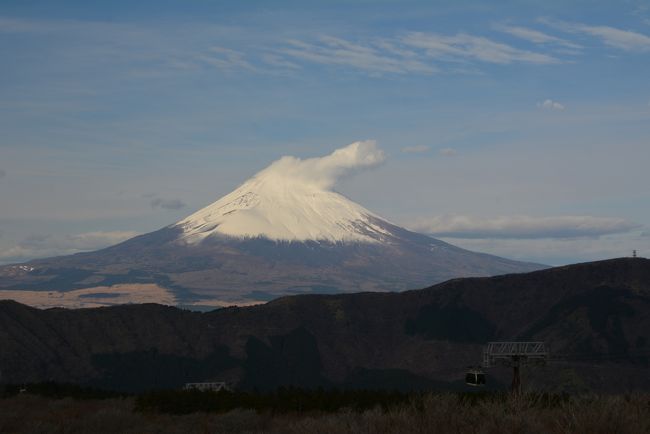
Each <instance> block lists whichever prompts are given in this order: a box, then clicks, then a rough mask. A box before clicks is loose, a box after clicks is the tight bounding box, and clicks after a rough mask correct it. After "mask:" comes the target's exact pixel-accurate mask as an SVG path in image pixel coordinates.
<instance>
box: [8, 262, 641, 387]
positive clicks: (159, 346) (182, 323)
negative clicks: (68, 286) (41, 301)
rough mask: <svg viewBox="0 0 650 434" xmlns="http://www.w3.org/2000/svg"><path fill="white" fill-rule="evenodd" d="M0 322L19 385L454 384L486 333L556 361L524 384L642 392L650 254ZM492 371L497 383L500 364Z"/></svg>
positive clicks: (48, 313)
mask: <svg viewBox="0 0 650 434" xmlns="http://www.w3.org/2000/svg"><path fill="white" fill-rule="evenodd" d="M0 327H1V328H2V330H4V331H5V332H4V333H3V334H0V345H3V348H5V349H6V351H5V352H3V353H2V354H1V355H0V368H1V369H2V370H3V372H4V373H6V375H8V376H9V377H10V378H14V379H15V380H20V381H37V380H43V379H55V380H57V381H74V382H79V383H84V384H94V385H101V386H107V385H110V384H114V387H117V386H115V385H119V386H120V387H122V388H127V389H128V388H134V387H136V386H137V387H141V388H147V387H151V386H152V385H154V384H155V385H157V386H158V387H163V386H165V387H178V386H179V385H181V384H182V383H183V382H184V381H185V382H186V381H204V380H205V381H209V380H227V381H231V382H233V383H236V384H240V386H241V387H243V388H260V389H268V388H273V387H278V386H281V385H298V386H305V387H306V386H309V387H318V386H336V385H338V386H345V387H348V386H350V387H351V385H353V384H360V383H363V382H366V383H364V384H367V381H369V380H368V379H370V378H372V379H374V380H373V381H376V383H377V385H378V386H380V385H381V384H389V383H390V384H393V383H391V381H392V382H395V381H397V382H398V383H400V381H402V380H403V381H404V382H406V383H404V384H411V385H412V384H413V379H414V378H415V379H419V380H418V381H420V380H421V381H422V382H423V383H422V384H430V385H436V386H435V387H447V388H458V387H460V385H461V383H462V382H461V379H462V374H463V369H464V367H466V366H468V365H472V364H477V363H478V362H479V361H480V357H481V346H482V345H483V344H484V343H485V342H487V341H489V340H511V339H516V340H528V339H530V340H543V341H545V342H546V343H547V345H548V346H549V347H550V349H551V354H552V356H555V357H556V358H557V357H559V356H563V357H564V358H565V360H564V361H562V362H558V363H552V364H550V365H549V366H548V367H546V368H540V370H532V371H531V370H527V371H525V375H526V381H527V382H529V383H530V384H531V385H534V386H535V387H542V388H544V387H546V388H547V389H548V388H550V389H552V390H555V391H558V390H559V391H561V390H595V391H621V390H623V391H629V390H642V389H643V390H648V389H650V379H648V378H647V376H645V375H644V373H645V372H647V368H648V366H650V365H649V364H648V363H650V347H649V345H650V260H647V259H641V258H636V259H632V258H621V259H614V260H608V261H600V262H595V263H584V264H577V265H571V266H566V267H558V268H551V269H547V270H541V271H537V272H532V273H525V274H511V275H505V276H496V277H482V278H465V279H453V280H450V281H447V282H444V283H441V284H438V285H435V286H432V287H428V288H425V289H422V290H412V291H405V292H401V293H385V292H384V293H382V292H369V293H355V294H334V295H320V294H310V295H298V296H288V297H282V298H278V299H275V300H273V301H271V302H269V303H266V304H262V305H257V306H250V307H228V308H223V309H218V310H215V311H212V312H207V313H198V312H190V311H185V310H180V309H177V308H173V307H168V306H161V305H153V304H146V305H124V306H113V307H103V308H93V309H79V310H68V309H61V308H54V309H47V310H39V309H35V308H30V307H27V306H23V305H20V304H18V303H15V302H0ZM301 355H304V357H302V356H301ZM211 366H212V367H214V368H210V367H211ZM147 369H148V370H151V371H152V372H147ZM176 371H178V372H176ZM129 372H131V374H129ZM154 373H155V374H156V375H154ZM136 374H137V375H136ZM166 376H169V379H168V380H164V381H163V380H161V378H167V377H166ZM490 376H491V377H492V378H493V380H491V381H492V382H495V381H496V382H497V383H499V384H506V383H507V381H508V376H509V371H508V370H507V369H495V370H493V371H490ZM136 377H142V378H140V379H138V378H136ZM364 379H365V380H364ZM396 379H397V380H396ZM644 379H645V380H644ZM362 380H363V381H362ZM5 381H7V380H5ZM157 381H158V382H159V383H156V382H157ZM111 382H113V383H111ZM130 382H133V384H131V383H130ZM427 382H428V383H427ZM400 384H401V383H400ZM137 387H136V388H137Z"/></svg>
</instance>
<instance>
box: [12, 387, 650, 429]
mask: <svg viewBox="0 0 650 434" xmlns="http://www.w3.org/2000/svg"><path fill="white" fill-rule="evenodd" d="M140 405H141V404H138V402H137V398H135V397H121V398H106V399H96V398H88V399H73V398H70V397H67V398H60V399H56V398H52V397H45V396H38V395H31V394H20V395H17V396H12V397H9V398H5V399H2V400H0V432H2V433H52V432H56V433H93V434H102V433H240V432H242V433H243V432H245V433H250V434H253V433H296V434H304V433H323V434H325V433H327V434H336V433H368V434H375V433H391V434H399V433H603V434H605V433H607V434H609V433H630V434H632V433H635V434H636V433H649V432H650V395H646V394H644V395H629V396H622V395H619V396H576V397H563V398H562V399H557V397H549V396H543V395H524V396H522V397H519V398H513V397H509V396H507V395H486V396H481V397H480V398H479V399H476V398H468V395H455V394H425V395H417V396H413V397H410V398H409V399H408V400H407V401H404V402H397V401H396V402H394V403H392V404H391V405H388V406H385V405H377V406H375V407H373V408H368V409H361V408H357V409H353V408H352V407H342V408H339V409H338V410H336V411H330V412H324V411H319V410H308V411H301V412H298V411H289V412H285V411H282V412H274V411H271V410H257V411H256V410H253V409H242V408H236V409H232V410H229V411H227V412H222V413H215V412H196V413H191V414H169V413H163V412H160V411H151V409H149V410H144V411H143V410H142V409H137V407H138V406H140Z"/></svg>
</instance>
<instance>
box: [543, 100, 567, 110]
mask: <svg viewBox="0 0 650 434" xmlns="http://www.w3.org/2000/svg"><path fill="white" fill-rule="evenodd" d="M537 107H539V108H542V109H544V110H557V111H562V110H564V104H560V103H559V102H557V101H553V100H552V99H545V100H544V101H541V102H538V103H537Z"/></svg>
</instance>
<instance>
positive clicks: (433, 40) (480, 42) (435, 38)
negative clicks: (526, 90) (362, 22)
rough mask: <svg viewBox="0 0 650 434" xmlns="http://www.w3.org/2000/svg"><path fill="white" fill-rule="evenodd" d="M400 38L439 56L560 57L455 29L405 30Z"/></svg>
mask: <svg viewBox="0 0 650 434" xmlns="http://www.w3.org/2000/svg"><path fill="white" fill-rule="evenodd" d="M402 42H403V43H404V44H406V45H408V46H411V47H416V48H420V49H423V50H425V52H426V54H427V55H428V56H429V57H432V58H435V59H440V60H452V61H454V60H460V59H470V60H477V61H481V62H487V63H497V64H510V63H533V64H550V63H560V62H561V60H560V59H558V58H556V57H553V56H551V55H548V54H543V53H536V52H533V51H528V50H522V49H519V48H515V47H513V46H511V45H507V44H504V43H501V42H496V41H493V40H491V39H488V38H485V37H482V36H473V35H469V34H466V33H458V34H456V35H455V36H445V35H439V34H434V33H422V32H415V33H409V34H408V35H406V36H405V37H404V38H402Z"/></svg>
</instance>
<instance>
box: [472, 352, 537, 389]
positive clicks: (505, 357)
mask: <svg viewBox="0 0 650 434" xmlns="http://www.w3.org/2000/svg"><path fill="white" fill-rule="evenodd" d="M547 360H548V351H547V349H546V346H545V345H544V342H488V343H487V345H485V347H483V367H484V368H491V367H493V366H497V365H503V366H510V367H512V386H511V390H512V393H513V394H520V393H521V379H520V377H519V367H520V366H522V365H544V364H546V361H547Z"/></svg>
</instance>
